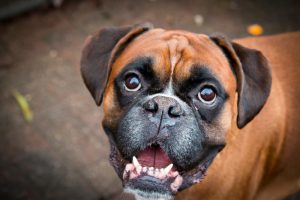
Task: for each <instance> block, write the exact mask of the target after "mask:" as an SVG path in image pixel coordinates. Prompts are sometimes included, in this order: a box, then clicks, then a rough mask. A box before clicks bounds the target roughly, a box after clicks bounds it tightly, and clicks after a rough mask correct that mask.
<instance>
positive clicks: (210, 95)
mask: <svg viewBox="0 0 300 200" xmlns="http://www.w3.org/2000/svg"><path fill="white" fill-rule="evenodd" d="M216 98H217V94H216V92H215V90H214V89H213V88H212V87H210V86H204V87H202V88H201V89H200V92H198V99H199V100H200V101H201V102H203V103H205V104H209V105H211V104H213V103H214V102H215V101H216Z"/></svg>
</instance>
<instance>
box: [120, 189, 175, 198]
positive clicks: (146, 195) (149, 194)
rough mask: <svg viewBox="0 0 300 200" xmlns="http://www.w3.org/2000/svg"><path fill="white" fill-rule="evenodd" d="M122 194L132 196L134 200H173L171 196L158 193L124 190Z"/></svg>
mask: <svg viewBox="0 0 300 200" xmlns="http://www.w3.org/2000/svg"><path fill="white" fill-rule="evenodd" d="M124 192H126V193H130V194H133V195H134V197H135V199H136V200H173V199H174V197H173V196H172V195H171V194H161V193H158V192H150V191H141V190H137V189H132V188H125V189H124Z"/></svg>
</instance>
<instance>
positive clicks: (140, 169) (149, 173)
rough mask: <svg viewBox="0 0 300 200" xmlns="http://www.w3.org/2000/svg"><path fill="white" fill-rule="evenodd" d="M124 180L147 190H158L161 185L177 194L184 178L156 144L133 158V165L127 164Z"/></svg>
mask: <svg viewBox="0 0 300 200" xmlns="http://www.w3.org/2000/svg"><path fill="white" fill-rule="evenodd" d="M123 180H124V181H126V182H128V183H130V184H131V186H134V187H135V186H138V187H139V189H141V187H144V188H145V189H147V190H149V189H151V190H157V186H158V185H159V187H166V188H165V189H167V190H170V192H171V193H176V192H177V190H178V189H179V187H180V186H181V184H182V181H183V178H182V176H181V175H180V174H179V172H178V171H177V169H176V167H175V166H174V165H173V164H172V162H171V160H170V159H169V157H168V155H167V154H166V153H165V152H164V151H163V149H162V148H160V146H159V145H157V144H154V145H151V146H148V147H147V148H146V149H144V150H142V151H140V152H139V153H138V154H137V156H136V157H135V156H133V158H132V162H131V163H128V164H126V166H125V170H124V172H123ZM133 182H138V184H136V183H135V184H133ZM167 187H169V188H167Z"/></svg>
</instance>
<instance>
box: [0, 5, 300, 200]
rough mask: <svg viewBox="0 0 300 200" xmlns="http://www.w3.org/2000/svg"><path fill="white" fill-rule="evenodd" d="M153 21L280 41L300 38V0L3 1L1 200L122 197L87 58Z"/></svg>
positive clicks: (0, 24)
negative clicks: (90, 47) (118, 34)
mask: <svg viewBox="0 0 300 200" xmlns="http://www.w3.org/2000/svg"><path fill="white" fill-rule="evenodd" d="M143 21H149V22H152V23H153V24H154V25H155V26H156V27H163V28H172V29H186V30H189V31H193V32H198V33H205V34H211V33H213V32H223V33H226V34H227V35H228V36H229V37H230V38H240V37H249V36H251V37H254V36H253V35H260V34H262V35H270V34H276V33H283V32H289V31H296V30H300V1H299V0H294V1H293V0H284V1H283V0H273V1H256V0H252V1H238V0H207V1H206V0H198V1H196V0H184V1H179V0H136V1H133V0H132V1H125V0H122V1H112V0H85V1H84V0H82V1H80V0H64V1H63V0H26V1H25V0H1V1H0V91H1V92H0V199H1V200H2V199H3V200H5V199H31V200H44V199H46V200H48V199H49V200H50V199H51V200H52V199H55V200H60V199H64V200H68V199H70V200H71V199H72V200H77V199H78V200H94V199H95V200H100V199H120V194H121V191H122V188H121V183H120V181H119V180H118V178H117V177H116V175H115V173H114V171H113V169H112V167H111V166H110V165H109V162H108V154H109V146H108V141H107V139H106V136H105V134H104V133H103V130H102V128H101V123H100V122H101V118H102V109H101V107H100V108H98V107H96V105H95V103H94V101H93V99H92V97H91V96H90V94H89V93H88V91H87V89H86V88H85V86H84V84H83V81H82V79H81V76H80V73H79V59H80V54H81V49H82V45H83V42H84V39H85V38H86V37H87V36H88V35H89V34H91V33H93V32H95V31H96V30H97V29H99V28H101V27H104V26H118V25H128V24H134V23H138V22H143ZM253 24H257V25H254V27H253V26H251V25H253ZM251 27H252V29H251ZM294 199H295V198H294Z"/></svg>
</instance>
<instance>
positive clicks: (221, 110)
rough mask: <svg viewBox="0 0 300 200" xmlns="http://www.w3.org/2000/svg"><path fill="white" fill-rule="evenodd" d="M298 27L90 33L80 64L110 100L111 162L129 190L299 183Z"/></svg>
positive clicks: (230, 195)
mask: <svg viewBox="0 0 300 200" xmlns="http://www.w3.org/2000/svg"><path fill="white" fill-rule="evenodd" d="M299 35H300V34H299V33H294V34H288V35H280V36H273V37H266V38H252V39H251V38H250V39H245V40H239V41H235V42H232V41H230V40H228V39H227V38H226V37H225V36H223V35H222V34H214V35H211V36H206V35H203V34H196V33H190V32H187V31H182V30H164V29H154V28H152V26H151V25H149V24H142V25H135V26H126V27H111V28H103V29H101V30H100V31H99V32H97V33H95V34H94V35H92V36H90V37H89V38H88V39H87V41H86V43H85V47H84V49H83V53H82V58H81V73H82V76H83V79H84V82H85V84H86V86H87V88H88V90H89V91H90V93H91V94H92V96H93V98H94V99H95V102H96V104H97V105H100V104H101V103H102V102H103V108H104V119H103V123H102V124H103V127H104V130H105V132H106V134H107V136H108V138H109V141H110V145H111V154H110V161H111V164H112V166H113V167H114V169H115V171H116V172H117V174H118V176H119V177H120V179H121V180H122V183H123V186H124V189H125V191H127V192H131V193H134V194H135V196H136V198H137V199H173V198H174V197H175V198H176V199H177V198H178V199H205V200H207V199H209V200H210V199H213V200H216V199H234V200H236V199H243V200H244V199H268V200H271V199H281V198H283V197H285V196H286V195H288V194H289V193H292V192H295V191H297V190H298V189H299V188H300V151H299V150H300V148H299V147H300V106H299V101H300V90H299V88H298V87H299V86H298V85H299V84H300V81H299V80H300V78H299V77H300V66H299V63H300V55H299V52H300V44H299V41H300V36H299ZM255 48H256V49H260V51H258V50H255ZM262 52H263V53H262ZM192 185H194V186H193V187H191V186H192ZM187 188H189V189H187ZM185 189H186V190H185ZM179 191H181V192H179ZM175 195H176V196H175Z"/></svg>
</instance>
